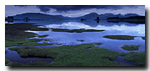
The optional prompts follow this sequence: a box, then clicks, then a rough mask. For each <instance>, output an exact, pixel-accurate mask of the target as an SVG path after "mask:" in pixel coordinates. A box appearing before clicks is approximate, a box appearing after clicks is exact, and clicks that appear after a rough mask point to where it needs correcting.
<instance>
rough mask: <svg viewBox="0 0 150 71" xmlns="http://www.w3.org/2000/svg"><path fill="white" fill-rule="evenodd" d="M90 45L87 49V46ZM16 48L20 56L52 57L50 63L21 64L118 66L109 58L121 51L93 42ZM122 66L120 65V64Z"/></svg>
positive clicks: (114, 56)
mask: <svg viewBox="0 0 150 71" xmlns="http://www.w3.org/2000/svg"><path fill="white" fill-rule="evenodd" d="M89 47H91V49H90V50H89V49H88V48H89ZM9 49H10V50H16V51H17V52H18V53H19V54H20V56H22V57H48V58H54V61H53V62H51V63H45V62H38V63H36V62H35V63H28V64H25V65H23V66H41V65H42V64H43V65H42V66H120V65H118V64H117V63H116V62H112V61H110V60H113V59H115V58H116V57H117V56H119V55H122V54H121V53H118V52H115V51H111V50H107V49H104V48H97V47H95V46H94V45H93V44H81V45H70V46H69V45H66V46H60V47H51V48H47V47H42V48H35V47H17V48H9ZM121 66H122V65H121Z"/></svg>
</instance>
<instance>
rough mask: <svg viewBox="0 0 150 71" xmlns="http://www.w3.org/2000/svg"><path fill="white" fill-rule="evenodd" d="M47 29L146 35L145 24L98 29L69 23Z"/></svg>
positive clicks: (99, 27) (98, 27)
mask: <svg viewBox="0 0 150 71" xmlns="http://www.w3.org/2000/svg"><path fill="white" fill-rule="evenodd" d="M45 27H47V28H62V29H80V28H85V29H97V30H106V31H120V32H123V33H132V34H133V33H134V34H141V35H145V24H140V25H137V26H127V25H113V26H105V25H98V26H97V27H91V26H89V25H85V24H83V23H78V22H68V23H63V24H61V25H57V24H52V25H45Z"/></svg>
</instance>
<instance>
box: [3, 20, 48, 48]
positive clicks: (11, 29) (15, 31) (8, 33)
mask: <svg viewBox="0 0 150 71" xmlns="http://www.w3.org/2000/svg"><path fill="white" fill-rule="evenodd" d="M46 29H47V28H45V29H44V28H43V29H40V28H38V27H37V25H34V24H32V23H20V24H18V23H15V24H5V46H6V47H9V46H36V45H49V44H48V43H37V42H38V41H40V39H28V38H30V37H34V36H35V35H36V34H34V33H30V32H24V31H25V30H34V31H36V30H40V31H45V30H46Z"/></svg>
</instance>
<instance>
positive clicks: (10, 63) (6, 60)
mask: <svg viewBox="0 0 150 71" xmlns="http://www.w3.org/2000/svg"><path fill="white" fill-rule="evenodd" d="M11 65H12V62H11V61H10V60H8V59H6V58H5V66H11Z"/></svg>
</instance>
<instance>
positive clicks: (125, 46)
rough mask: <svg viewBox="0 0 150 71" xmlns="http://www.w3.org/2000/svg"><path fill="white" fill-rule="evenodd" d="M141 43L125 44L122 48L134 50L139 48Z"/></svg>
mask: <svg viewBox="0 0 150 71" xmlns="http://www.w3.org/2000/svg"><path fill="white" fill-rule="evenodd" d="M139 46H140V45H124V46H122V47H121V48H122V49H124V50H129V51H133V50H138V48H139Z"/></svg>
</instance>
